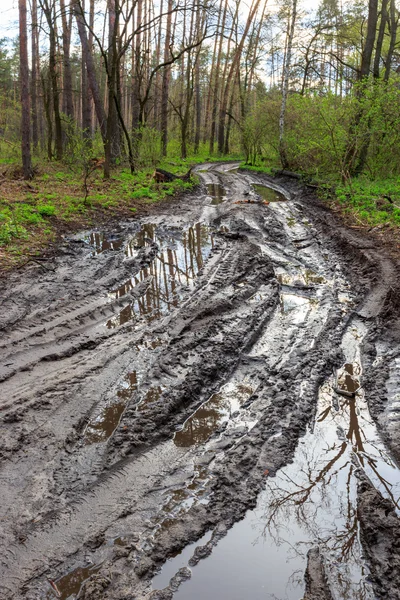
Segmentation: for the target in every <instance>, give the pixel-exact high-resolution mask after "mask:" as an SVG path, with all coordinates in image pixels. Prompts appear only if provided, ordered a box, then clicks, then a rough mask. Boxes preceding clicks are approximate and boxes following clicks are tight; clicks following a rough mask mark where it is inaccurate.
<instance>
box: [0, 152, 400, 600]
mask: <svg viewBox="0 0 400 600" xmlns="http://www.w3.org/2000/svg"><path fill="white" fill-rule="evenodd" d="M238 166H239V165H238V164H235V163H216V164H211V163H210V164H205V165H201V166H200V167H198V168H197V172H198V174H199V176H200V179H201V185H200V186H199V187H198V188H197V189H196V190H195V191H194V192H192V193H190V194H187V195H185V196H183V197H182V198H180V199H179V201H176V202H174V203H171V204H170V205H167V204H164V205H161V206H160V207H158V208H157V210H155V212H154V213H153V214H152V215H151V216H148V217H146V218H143V219H141V220H135V219H132V220H130V221H127V222H123V223H121V224H120V225H119V226H118V227H116V228H114V229H113V230H110V231H90V232H84V233H82V234H80V235H76V236H72V237H70V238H68V239H65V240H64V243H63V244H62V245H61V246H60V252H59V255H58V257H57V258H56V259H55V260H54V261H53V262H48V263H46V264H44V265H43V266H40V264H36V263H32V265H31V266H30V267H29V268H26V269H25V270H24V271H23V272H22V271H20V272H15V273H13V274H12V275H11V276H9V278H8V279H7V280H6V281H5V282H4V285H3V289H2V292H1V297H2V298H1V299H2V310H1V317H0V320H1V323H0V325H1V328H2V336H1V340H0V353H1V370H0V382H1V383H0V408H1V424H0V426H1V449H0V452H1V454H0V456H1V461H2V462H1V467H0V479H1V490H2V491H1V498H2V501H1V508H0V511H1V521H0V522H1V532H2V535H1V538H0V546H1V562H0V571H1V576H0V581H1V583H0V586H1V587H0V590H1V591H0V595H1V597H2V598H4V599H26V600H28V599H29V600H33V599H38V598H46V599H51V598H56V597H59V598H63V599H64V600H67V598H69V599H71V598H80V599H81V600H82V599H86V600H89V599H91V600H101V599H104V600H105V599H113V600H116V599H121V600H122V599H125V600H128V599H133V598H143V599H150V598H152V599H153V600H155V599H160V600H161V599H166V598H172V597H173V598H180V599H182V600H183V599H188V598H191V599H192V600H193V599H197V598H198V599H200V598H203V597H210V598H226V599H229V600H243V599H244V598H252V600H258V599H259V598H260V599H261V598H271V599H272V598H279V599H280V600H281V599H282V600H283V599H293V600H295V599H298V598H300V597H301V596H302V594H305V596H304V597H305V598H307V600H312V599H314V600H316V599H317V598H318V599H324V598H325V599H329V598H334V599H336V598H342V599H348V600H352V599H358V598H359V599H361V598H371V599H372V598H374V597H378V598H381V597H382V598H383V597H389V598H391V600H392V599H396V598H400V593H399V591H398V589H399V578H400V576H399V575H398V573H399V570H398V565H399V560H400V552H399V549H398V548H399V540H400V538H399V535H400V528H399V525H398V518H397V512H398V511H399V507H400V504H399V497H400V471H399V469H398V467H397V462H396V461H397V460H398V459H399V458H400V445H399V442H398V426H399V425H398V421H399V418H400V412H399V398H400V396H399V394H400V344H399V338H400V331H399V327H398V321H397V309H398V297H399V294H398V291H399V290H398V265H397V264H396V263H395V262H394V261H392V260H391V259H389V258H388V257H387V256H386V254H385V251H384V250H383V249H382V248H380V247H379V246H378V245H377V243H376V242H375V241H373V240H372V239H371V238H368V236H366V235H365V234H363V233H362V232H360V231H357V230H352V229H348V228H346V227H345V226H344V225H343V224H341V223H340V222H339V221H338V220H337V218H336V217H335V216H334V215H333V214H332V213H330V212H329V211H328V210H327V209H326V208H325V207H324V206H322V205H321V204H320V203H319V202H318V200H316V199H315V198H314V197H313V196H312V195H311V194H310V193H307V191H306V190H305V189H304V188H303V187H302V186H300V185H299V184H298V183H297V182H293V181H291V180H288V179H286V180H285V179H276V178H275V179H272V178H268V177H267V176H265V175H257V174H254V173H250V172H246V171H238ZM166 561H167V562H166ZM161 567H162V569H161ZM186 580H188V581H186Z"/></svg>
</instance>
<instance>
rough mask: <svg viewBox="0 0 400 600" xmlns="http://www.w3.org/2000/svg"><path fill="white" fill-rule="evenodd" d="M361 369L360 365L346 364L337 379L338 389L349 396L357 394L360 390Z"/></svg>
mask: <svg viewBox="0 0 400 600" xmlns="http://www.w3.org/2000/svg"><path fill="white" fill-rule="evenodd" d="M359 375H361V367H360V365H359V364H358V363H346V364H345V365H344V367H343V369H342V370H341V372H340V374H339V375H338V378H337V384H338V388H339V389H340V390H343V391H344V392H347V393H348V394H355V393H356V392H357V390H358V389H359V388H360V380H359V379H358V376H359Z"/></svg>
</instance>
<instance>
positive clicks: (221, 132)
mask: <svg viewBox="0 0 400 600" xmlns="http://www.w3.org/2000/svg"><path fill="white" fill-rule="evenodd" d="M295 1H296V0H295ZM260 2H261V0H253V3H252V6H251V8H250V12H249V15H248V17H247V21H246V25H245V28H244V31H243V34H242V37H241V40H240V42H239V44H238V46H237V48H236V51H235V54H234V56H233V59H232V64H231V68H230V69H229V73H228V76H227V78H226V83H225V89H224V93H223V96H222V102H221V107H220V113H219V123H218V152H219V153H220V154H223V152H224V148H225V116H226V111H227V108H228V102H229V97H230V90H231V86H232V85H233V82H234V80H235V74H236V71H237V69H238V68H239V65H240V58H241V56H242V52H243V46H244V43H245V41H246V37H247V34H248V33H249V29H250V27H251V24H252V23H253V20H254V18H255V16H256V14H257V10H258V7H259V5H260Z"/></svg>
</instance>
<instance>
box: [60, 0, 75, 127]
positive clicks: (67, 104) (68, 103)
mask: <svg viewBox="0 0 400 600" xmlns="http://www.w3.org/2000/svg"><path fill="white" fill-rule="evenodd" d="M60 7H61V20H62V30H63V34H62V44H63V66H64V111H65V113H66V115H67V116H68V117H69V118H70V119H71V120H72V119H73V118H74V103H73V98H72V71H71V58H70V46H71V28H70V25H69V24H68V20H67V12H66V8H65V0H60ZM69 10H71V6H69Z"/></svg>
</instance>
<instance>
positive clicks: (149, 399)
mask: <svg viewBox="0 0 400 600" xmlns="http://www.w3.org/2000/svg"><path fill="white" fill-rule="evenodd" d="M162 393H163V388H162V387H161V386H159V385H158V386H154V387H151V388H150V389H149V390H148V391H147V393H146V395H145V397H144V398H143V400H141V401H140V402H139V404H138V406H137V410H138V411H142V410H146V409H147V408H150V407H151V404H153V403H154V402H157V400H159V399H160V398H161V394H162Z"/></svg>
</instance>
